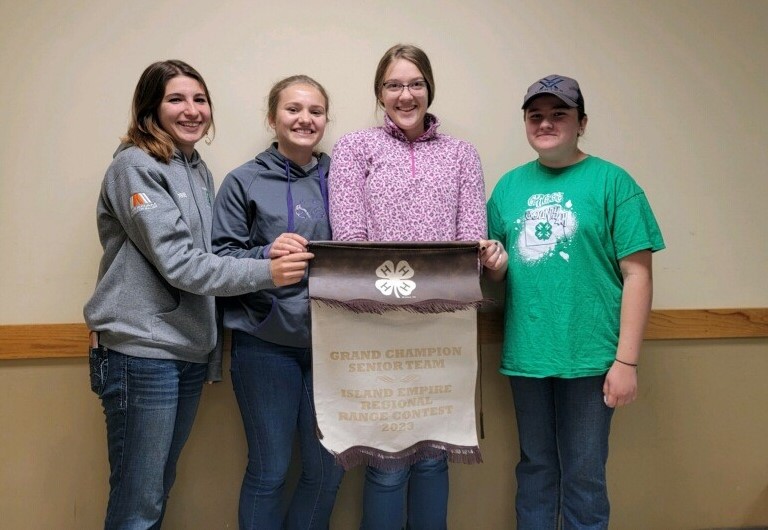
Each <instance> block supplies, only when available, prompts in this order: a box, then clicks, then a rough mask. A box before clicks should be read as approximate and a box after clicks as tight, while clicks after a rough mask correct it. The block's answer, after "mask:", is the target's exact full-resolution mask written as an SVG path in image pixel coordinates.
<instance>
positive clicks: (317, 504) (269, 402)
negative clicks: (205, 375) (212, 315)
mask: <svg viewBox="0 0 768 530" xmlns="http://www.w3.org/2000/svg"><path fill="white" fill-rule="evenodd" d="M232 384H233V386H234V388H235V396H236V397H237V403H238V405H239V406H240V414H241V415H242V417H243V425H244V427H245V436H246V440H247V442H248V465H247V467H246V469H245V477H244V478H243V484H242V487H241V489H240V508H239V520H240V528H241V530H245V529H258V530H273V529H274V530H280V529H287V530H299V529H301V530H308V529H323V530H324V529H327V528H328V526H329V521H330V518H331V512H332V511H333V504H334V502H335V501H336V493H337V492H338V490H339V484H340V482H341V478H342V476H343V470H342V468H341V467H340V466H337V465H336V463H335V460H334V457H333V455H332V454H331V453H329V452H328V451H327V450H326V449H325V448H324V447H323V446H322V445H321V444H320V441H319V440H318V438H317V422H316V420H315V409H314V403H313V398H312V356H311V353H310V350H309V349H308V348H293V347H290V346H281V345H279V344H274V343H271V342H266V341H263V340H260V339H258V338H256V337H253V336H251V335H248V334H247V333H243V332H240V331H233V332H232ZM297 431H298V434H299V447H300V449H301V476H300V477H299V482H298V484H297V486H296V490H295V491H294V492H293V495H292V497H291V499H290V502H289V505H288V511H287V513H286V512H285V510H284V509H283V504H284V502H283V489H284V486H285V479H286V475H287V473H288V466H289V465H290V463H291V453H292V449H293V439H294V435H295V433H296V432H297Z"/></svg>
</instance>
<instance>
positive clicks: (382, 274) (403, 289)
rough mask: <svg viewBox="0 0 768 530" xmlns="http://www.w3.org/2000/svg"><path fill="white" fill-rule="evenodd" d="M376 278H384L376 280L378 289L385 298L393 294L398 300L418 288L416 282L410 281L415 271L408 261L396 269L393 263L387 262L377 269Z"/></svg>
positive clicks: (400, 262)
mask: <svg viewBox="0 0 768 530" xmlns="http://www.w3.org/2000/svg"><path fill="white" fill-rule="evenodd" d="M376 276H378V277H379V278H382V279H381V280H376V289H378V290H379V291H381V294H383V295H384V296H391V295H392V294H393V293H394V295H395V296H396V297H397V298H400V297H401V296H408V295H410V294H411V293H412V292H413V290H414V289H415V288H416V282H413V281H411V280H409V279H408V278H412V277H413V269H412V268H411V266H410V265H409V264H408V262H407V261H405V260H402V261H399V262H398V263H397V267H395V265H394V263H392V261H390V260H387V261H385V262H384V263H382V264H381V265H379V267H378V268H377V269H376Z"/></svg>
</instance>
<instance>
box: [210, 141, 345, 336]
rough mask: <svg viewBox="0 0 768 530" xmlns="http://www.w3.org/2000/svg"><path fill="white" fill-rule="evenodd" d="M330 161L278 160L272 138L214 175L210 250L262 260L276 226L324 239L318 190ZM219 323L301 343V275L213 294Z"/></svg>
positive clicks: (305, 329) (305, 318)
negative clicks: (220, 176)
mask: <svg viewBox="0 0 768 530" xmlns="http://www.w3.org/2000/svg"><path fill="white" fill-rule="evenodd" d="M330 162H331V159H330V158H329V157H328V155H326V154H320V155H319V156H318V159H317V165H316V166H315V167H313V168H312V169H310V170H309V172H305V171H304V170H303V169H302V168H301V167H300V166H298V165H296V164H295V163H294V162H291V161H290V160H288V159H287V158H285V157H284V156H283V155H282V154H281V153H280V152H279V151H278V150H277V144H273V145H272V146H271V147H270V148H269V149H267V150H266V151H264V152H263V153H260V154H259V155H257V156H256V157H255V158H253V159H251V160H249V161H248V162H246V163H245V164H243V165H242V166H240V167H238V168H236V169H233V170H232V171H231V172H230V173H229V174H228V175H227V176H226V177H225V178H224V180H223V181H222V183H221V189H220V190H219V194H218V196H217V197H216V206H215V208H214V212H213V235H212V241H213V251H214V252H215V253H216V254H218V255H220V256H234V257H238V258H247V257H250V258H265V257H267V256H266V253H267V252H268V251H267V247H268V246H269V245H270V244H271V243H272V242H273V241H274V240H275V239H277V236H279V235H280V234H282V233H283V232H295V233H297V234H300V235H302V236H304V237H305V238H307V239H309V240H315V241H317V240H327V239H331V227H330V224H329V221H328V212H327V207H328V205H327V194H324V193H323V189H324V187H325V186H324V185H325V178H326V177H327V175H328V167H329V166H330ZM219 301H220V308H221V309H222V312H223V316H224V326H225V327H227V328H230V329H235V330H239V331H244V332H245V333H248V334H250V335H253V336H255V337H258V338H260V339H262V340H265V341H268V342H272V343H275V344H281V345H284V346H292V347H296V348H307V347H309V345H310V338H309V298H308V294H307V278H306V276H305V278H304V279H303V280H302V281H300V282H298V283H296V284H293V285H288V286H285V287H278V288H274V289H263V290H261V291H259V292H255V293H248V294H244V295H242V296H237V297H231V298H220V299H219Z"/></svg>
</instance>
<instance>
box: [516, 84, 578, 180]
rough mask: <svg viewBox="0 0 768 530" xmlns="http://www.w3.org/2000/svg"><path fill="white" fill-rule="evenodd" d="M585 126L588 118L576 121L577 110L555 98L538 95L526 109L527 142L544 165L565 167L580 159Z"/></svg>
mask: <svg viewBox="0 0 768 530" xmlns="http://www.w3.org/2000/svg"><path fill="white" fill-rule="evenodd" d="M586 126H587V117H586V116H584V117H583V118H582V119H581V121H579V111H578V109H575V108H572V107H569V106H567V105H566V104H565V103H563V101H562V100H561V99H560V98H558V97H557V96H552V95H549V94H547V95H543V96H539V97H537V98H536V99H534V100H533V101H531V102H530V103H529V105H528V107H527V108H526V109H525V134H526V136H527V137H528V143H529V144H530V145H531V147H533V149H534V150H535V151H536V152H537V153H538V154H539V160H540V161H541V163H542V164H544V165H545V166H549V167H566V166H569V165H572V164H574V163H576V162H578V161H579V160H581V158H582V157H583V156H584V153H582V152H581V151H580V150H579V146H578V142H579V136H581V135H582V134H583V133H584V128H585V127H586Z"/></svg>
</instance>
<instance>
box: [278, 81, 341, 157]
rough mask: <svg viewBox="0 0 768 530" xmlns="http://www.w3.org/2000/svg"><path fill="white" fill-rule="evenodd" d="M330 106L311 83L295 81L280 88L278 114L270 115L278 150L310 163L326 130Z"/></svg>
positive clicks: (286, 155) (285, 154) (287, 155)
mask: <svg viewBox="0 0 768 530" xmlns="http://www.w3.org/2000/svg"><path fill="white" fill-rule="evenodd" d="M327 106H328V102H327V101H326V100H325V98H324V97H323V95H322V94H321V93H320V91H319V90H318V89H317V88H315V87H313V86H311V85H304V84H295V85H289V86H287V87H286V88H284V89H283V90H281V91H280V97H279V99H278V102H277V109H276V110H275V114H274V116H270V117H269V126H270V127H272V128H273V129H274V130H275V135H276V136H277V150H278V151H280V153H282V154H283V155H284V156H285V157H286V158H288V159H290V160H292V161H294V162H296V163H297V164H299V165H305V164H308V163H309V161H310V160H311V157H312V151H313V149H314V148H315V146H316V145H317V144H318V143H320V140H322V139H323V133H325V125H326V123H327V122H328V115H327V113H326V109H327Z"/></svg>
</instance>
